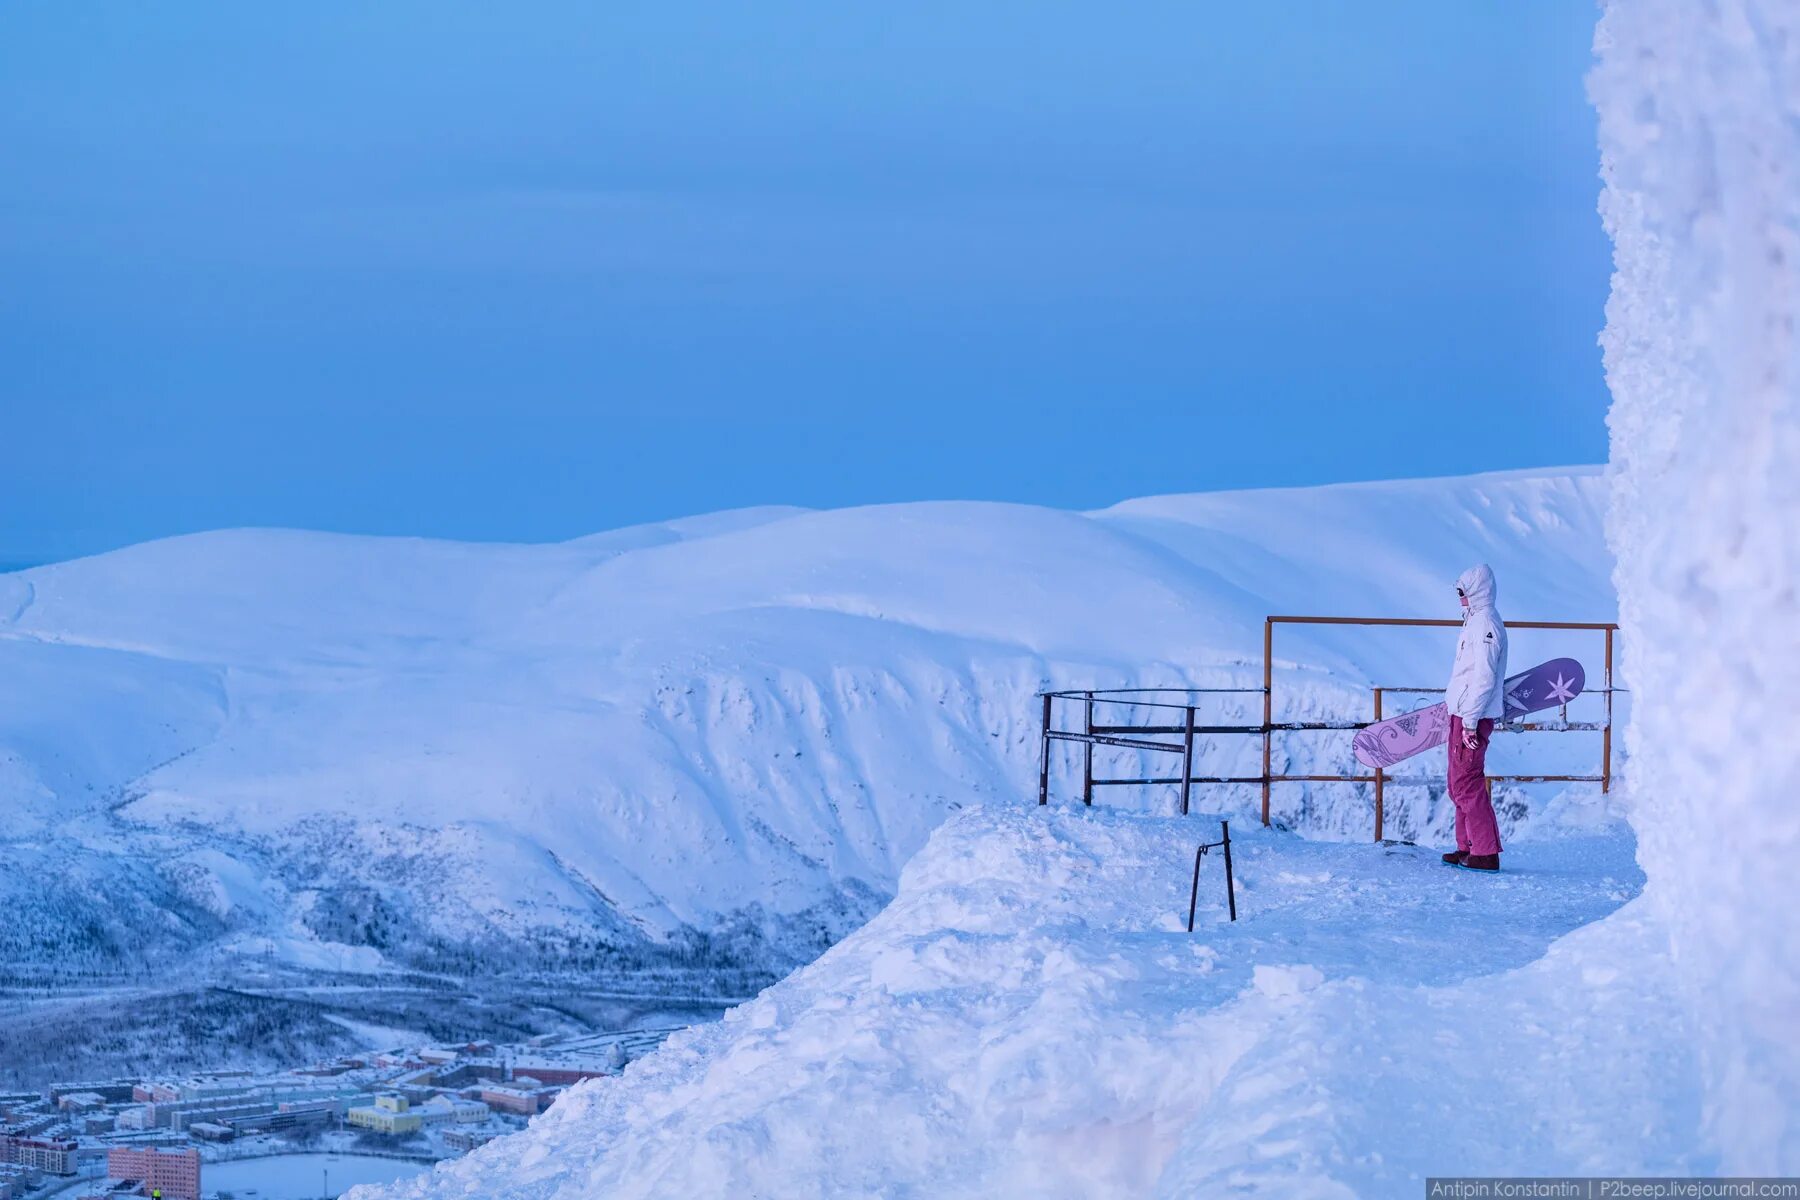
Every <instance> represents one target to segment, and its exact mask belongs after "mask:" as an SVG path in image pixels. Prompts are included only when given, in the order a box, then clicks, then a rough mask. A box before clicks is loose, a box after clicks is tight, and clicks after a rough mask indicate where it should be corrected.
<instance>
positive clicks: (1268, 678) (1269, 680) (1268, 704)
mask: <svg viewBox="0 0 1800 1200" xmlns="http://www.w3.org/2000/svg"><path fill="white" fill-rule="evenodd" d="M1274 652H1275V619H1274V618H1273V617H1264V618H1263V730H1262V742H1263V773H1262V823H1263V824H1264V825H1267V824H1268V823H1269V723H1270V722H1271V721H1273V720H1274V718H1275V706H1274V690H1273V689H1274V682H1275V667H1274Z"/></svg>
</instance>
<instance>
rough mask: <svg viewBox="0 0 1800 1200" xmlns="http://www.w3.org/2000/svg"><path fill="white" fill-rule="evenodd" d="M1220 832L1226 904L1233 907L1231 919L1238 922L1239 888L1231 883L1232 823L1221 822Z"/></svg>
mask: <svg viewBox="0 0 1800 1200" xmlns="http://www.w3.org/2000/svg"><path fill="white" fill-rule="evenodd" d="M1219 832H1220V834H1222V835H1223V837H1224V841H1223V843H1222V844H1223V845H1224V847H1225V903H1226V904H1228V905H1230V906H1231V919H1232V920H1234V921H1235V920H1237V887H1236V885H1235V884H1233V883H1232V882H1231V822H1230V821H1220V822H1219Z"/></svg>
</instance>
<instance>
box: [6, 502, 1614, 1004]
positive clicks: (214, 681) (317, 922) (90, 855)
mask: <svg viewBox="0 0 1800 1200" xmlns="http://www.w3.org/2000/svg"><path fill="white" fill-rule="evenodd" d="M1603 498H1604V482H1603V480H1602V479H1601V478H1600V477H1599V475H1598V473H1597V472H1594V471H1592V470H1576V471H1564V472H1551V473H1515V474H1505V475H1490V476H1479V477H1471V478H1466V479H1450V480H1430V481H1416V482H1403V483H1387V484H1360V485H1344V486H1338V487H1328V488H1316V489H1296V490H1280V491H1267V492H1254V493H1235V494H1214V495H1193V496H1176V497H1163V498H1156V499H1147V500H1139V501H1133V502H1129V503H1126V504H1123V505H1119V506H1117V507H1115V508H1113V509H1109V510H1106V511H1103V512H1098V513H1092V514H1077V513H1068V512H1059V511H1055V510H1049V509H1039V508H1031V507H1026V506H1009V505H992V504H948V503H945V504H914V505H899V506H889V507H882V508H866V509H851V510H843V511H833V512H805V511H797V510H786V509H782V510H754V511H748V512H738V513H727V514H719V515H716V516H712V517H704V518H697V519H694V520H690V521H684V522H676V523H673V524H671V525H667V526H657V527H648V528H638V529H630V530H623V531H619V532H616V533H611V534H602V535H597V536H594V537H591V538H584V539H579V540H577V541H575V542H570V543H564V544H559V545H548V546H491V545H468V544H453V543H441V542H428V541H419V540H410V539H376V538H357V537H347V536H338V535H324V534H307V533H298V532H289V531H270V530H262V531H232V532H222V533H216V534H205V535H196V536H192V537H185V538H178V539H173V540H170V541H166V542H159V543H151V544H146V545H143V546H138V547H134V548H131V549H129V550H124V551H120V552H117V553H113V554H109V555H104V556H101V557H98V558H94V559H87V560H80V561H75V562H70V563H64V564H59V565H56V566H51V567H44V568H39V569H36V570H32V571H27V572H23V573H18V574H14V575H9V576H0V672H3V676H0V677H3V678H4V679H5V680H6V686H5V687H4V688H3V689H0V710H3V711H0V716H3V720H0V788H3V789H4V794H5V799H6V812H7V822H6V825H5V827H4V830H3V831H0V903H4V904H5V905H6V906H7V910H8V911H9V912H10V913H12V914H14V916H15V917H17V918H18V919H16V920H12V921H8V922H6V923H4V925H3V926H0V969H3V970H4V971H5V974H6V978H7V979H8V980H10V981H11V983H13V984H14V985H17V986H20V987H31V986H42V985H54V986H57V987H64V986H67V985H69V984H81V985H83V986H92V985H97V984H106V983H118V982H121V981H122V982H124V983H126V984H129V985H131V986H141V985H143V984H145V983H149V984H151V985H153V986H154V985H157V984H162V983H166V982H168V975H167V972H166V969H165V968H164V967H163V965H162V964H165V963H167V962H168V961H169V959H170V956H171V955H179V956H180V957H181V960H182V961H183V962H184V964H187V967H186V968H185V969H184V976H183V978H184V980H185V981H189V982H191V981H193V980H204V979H208V978H212V977H224V978H230V979H233V980H241V979H242V978H243V977H244V973H245V972H246V971H254V972H257V973H259V974H260V975H264V976H267V982H268V983H269V984H270V986H271V987H272V988H273V987H276V986H277V985H293V984H294V983H295V982H296V981H297V980H298V981H302V982H303V981H304V980H305V979H308V978H311V977H314V976H318V977H322V978H329V979H339V980H342V979H355V978H361V979H364V980H367V979H369V978H371V977H372V978H374V979H377V980H386V981H387V982H389V983H391V984H395V985H397V986H400V987H402V988H404V987H407V986H411V985H412V984H414V983H416V982H417V980H416V979H415V978H414V977H413V973H424V975H426V976H429V977H430V978H431V979H434V980H439V981H446V980H447V981H450V986H452V987H455V986H462V984H463V983H466V981H468V980H470V979H480V978H490V979H508V980H519V979H525V980H528V981H532V980H539V981H541V980H550V981H552V984H551V986H561V984H560V983H556V982H555V981H567V980H579V981H580V985H581V986H582V987H583V988H588V989H597V990H605V989H606V988H608V987H615V988H624V989H626V990H631V989H634V988H635V989H637V990H640V991H646V990H647V991H652V992H654V991H657V990H659V989H660V990H663V991H666V992H667V993H669V994H670V995H672V996H679V997H681V998H682V1000H683V1002H684V1003H688V1004H690V1005H693V1006H695V1007H693V1008H691V1009H690V1011H696V1012H703V1011H705V1009H706V1006H707V1004H708V1003H709V1002H714V1003H716V1004H717V1005H719V1006H722V1005H723V1004H725V1003H729V1002H730V1001H732V1000H734V999H737V998H741V997H743V996H746V995H749V994H752V993H754V992H755V991H756V990H757V989H758V988H759V987H761V986H762V985H764V984H766V983H768V982H771V981H772V980H773V979H775V978H777V977H779V975H780V974H782V973H785V972H786V971H787V970H789V969H791V968H792V967H794V966H797V965H799V964H802V963H805V962H807V961H810V960H811V959H812V958H813V957H815V956H816V955H817V954H818V953H819V952H820V951H822V950H823V949H825V948H826V947H827V946H829V945H831V944H832V943H833V942H835V941H836V940H837V939H839V938H841V937H842V936H843V935H844V934H846V933H848V932H849V931H850V930H852V929H855V928H857V927H858V926H859V925H861V924H862V923H863V922H864V921H866V920H867V919H868V918H869V917H870V916H872V915H873V914H874V913H875V912H877V911H879V909H880V908H881V906H882V905H883V904H884V903H885V902H886V901H887V900H888V898H889V897H891V896H892V895H893V893H894V889H895V886H896V883H897V880H898V877H899V873H900V870H901V868H902V867H903V866H904V864H905V863H906V862H907V861H908V860H909V859H910V858H911V857H912V856H913V854H914V853H915V852H917V851H918V849H919V848H920V847H921V846H923V845H924V843H925V841H926V839H927V838H928V837H929V836H930V834H931V831H932V830H933V829H935V828H936V827H937V826H938V825H939V824H940V823H942V822H943V821H944V820H945V819H946V818H947V817H948V816H950V815H952V814H953V813H955V812H956V811H957V810H959V809H961V808H965V807H969V806H972V805H977V804H998V805H1005V804H1009V803H1015V802H1020V801H1022V800H1024V799H1025V798H1027V796H1028V794H1029V791H1030V785H1031V783H1032V782H1033V781H1034V777H1035V770H1036V758H1037V753H1038V744H1037V703H1036V700H1035V693H1036V692H1037V691H1038V690H1039V689H1041V688H1043V687H1045V686H1049V685H1055V686H1120V685H1127V684H1140V685H1141V684H1175V683H1189V684H1211V685H1221V684H1230V685H1237V686H1243V685H1255V684H1257V683H1260V672H1261V659H1260V646H1259V645H1258V640H1259V638H1260V631H1261V620H1262V617H1263V616H1264V615H1266V614H1267V613H1270V612H1280V611H1289V612H1328V613H1346V612H1353V613H1363V614H1391V615H1415V616H1441V615H1446V614H1448V613H1453V612H1454V597H1453V595H1452V594H1451V592H1450V588H1449V584H1450V581H1451V580H1453V579H1454V577H1455V575H1456V573H1457V572H1458V571H1460V570H1461V569H1462V568H1463V567H1465V566H1467V565H1468V563H1470V562H1473V561H1476V560H1486V561H1489V562H1491V563H1493V565H1494V566H1495V568H1496V570H1497V571H1498V572H1499V575H1500V579H1501V588H1502V592H1501V602H1502V608H1503V611H1505V612H1507V613H1508V614H1510V615H1513V616H1515V617H1539V618H1572V619H1583V620H1605V619H1609V618H1610V617H1611V615H1612V612H1613V601H1612V598H1611V594H1610V589H1609V586H1608V582H1607V574H1608V570H1609V567H1610V563H1609V560H1608V558H1607V555H1606V552H1605V549H1604V538H1603V534H1602V510H1603ZM1449 650H1450V638H1449V636H1448V633H1447V632H1446V631H1424V632H1421V631H1405V632H1403V633H1399V634H1395V633H1391V632H1378V633H1373V634H1371V633H1369V632H1368V631H1343V630H1323V631H1308V630H1304V629H1298V628H1296V629H1293V630H1291V631H1289V630H1284V631H1283V634H1282V641H1281V643H1280V644H1279V646H1278V647H1277V651H1278V652H1277V663H1278V675H1279V684H1278V690H1279V693H1280V695H1281V697H1282V701H1281V703H1282V708H1283V712H1282V715H1283V716H1296V715H1304V714H1312V715H1315V716H1319V715H1322V716H1332V717H1338V718H1343V717H1348V718H1350V719H1364V718H1366V716H1367V705H1368V685H1369V683H1370V681H1371V680H1376V681H1380V682H1383V683H1391V684H1411V685H1418V686H1433V685H1438V684H1441V679H1442V675H1443V672H1444V670H1445V667H1446V664H1447V661H1448V655H1449ZM1594 650H1595V646H1594V645H1593V644H1592V642H1591V640H1590V641H1586V642H1582V641H1571V640H1569V639H1568V638H1567V637H1566V636H1560V635H1552V634H1540V635H1536V636H1535V637H1533V636H1527V635H1525V634H1521V635H1520V637H1519V639H1518V641H1517V642H1516V644H1515V651H1514V653H1515V656H1516V659H1517V661H1520V662H1524V661H1525V660H1526V658H1527V657H1530V658H1532V659H1533V660H1534V661H1536V660H1538V659H1541V658H1548V657H1552V656H1554V655H1556V654H1562V653H1574V654H1577V655H1579V656H1582V657H1584V658H1586V659H1589V660H1590V661H1591V659H1592V657H1593V653H1594ZM1236 703H1238V704H1239V707H1238V708H1237V709H1236V710H1234V711H1233V712H1232V713H1231V714H1230V715H1232V716H1233V718H1234V719H1237V718H1244V717H1249V718H1250V719H1256V718H1257V716H1258V715H1259V714H1256V713H1255V712H1254V708H1255V705H1256V703H1258V702H1257V701H1256V698H1254V697H1244V698H1240V701H1238V702H1236ZM1515 740H1521V741H1522V740H1523V739H1515ZM1564 741H1566V742H1567V743H1568V746H1567V747H1566V748H1563V749H1561V750H1559V752H1561V753H1566V754H1570V755H1574V756H1576V758H1577V759H1579V761H1577V762H1572V763H1571V764H1570V765H1572V766H1578V767H1580V768H1581V769H1583V770H1592V769H1593V768H1594V766H1595V762H1594V759H1595V756H1596V754H1597V741H1596V740H1595V739H1591V738H1576V737H1570V738H1567V739H1564ZM1560 745H1561V743H1559V746H1560ZM1256 753H1257V747H1256V745H1255V744H1254V739H1218V740H1217V741H1216V742H1213V743H1208V744H1206V745H1204V746H1203V747H1202V752H1201V763H1200V766H1201V767H1202V768H1206V769H1214V768H1216V769H1217V770H1218V771H1219V772H1220V773H1244V774H1255V773H1256V772H1257V771H1258V770H1259V769H1260V765H1259V763H1257V762H1255V761H1254V759H1255V756H1256ZM1280 753H1281V755H1282V761H1283V763H1284V764H1285V766H1286V767H1289V768H1293V769H1298V768H1300V767H1303V766H1307V765H1318V766H1321V767H1322V768H1326V769H1330V770H1333V771H1336V770H1339V769H1341V768H1342V767H1343V766H1344V765H1345V764H1346V763H1347V762H1348V761H1349V760H1348V749H1347V744H1346V743H1333V742H1330V741H1329V740H1319V739H1305V740H1302V739H1296V740H1295V741H1294V742H1293V743H1292V744H1291V745H1289V744H1284V745H1283V746H1282V747H1281V749H1280ZM1518 753H1521V754H1523V753H1526V751H1524V750H1519V751H1518ZM1529 753H1530V754H1532V755H1535V756H1537V757H1535V758H1533V759H1532V761H1533V763H1534V764H1535V765H1537V766H1539V767H1540V768H1541V767H1542V766H1543V764H1544V759H1543V757H1542V755H1543V754H1544V753H1545V749H1544V748H1543V747H1542V746H1534V747H1533V748H1532V749H1531V750H1530V751H1529ZM1073 765H1074V764H1073V763H1072V762H1071V761H1070V760H1069V759H1068V757H1067V756H1059V757H1058V759H1057V777H1056V779H1055V781H1054V782H1055V785H1056V789H1057V790H1058V791H1059V793H1060V794H1064V795H1066V794H1068V789H1069V786H1070V776H1069V772H1070V771H1071V770H1072V769H1073ZM1590 790H1591V789H1590ZM1584 794H1585V793H1584ZM1552 799H1554V796H1553V794H1552V793H1551V792H1549V791H1545V790H1540V791H1539V792H1538V793H1537V794H1535V795H1532V794H1526V793H1523V792H1521V793H1519V794H1517V795H1514V796H1511V797H1510V798H1509V803H1508V805H1506V806H1505V807H1507V809H1508V820H1509V824H1517V823H1519V822H1529V821H1530V820H1531V819H1532V816H1533V806H1539V805H1541V804H1542V803H1544V802H1547V801H1550V800H1552ZM1107 800H1108V802H1109V803H1116V804H1122V805H1125V806H1128V807H1138V808H1141V809H1144V810H1146V811H1150V812H1166V811H1168V806H1169V805H1170V804H1171V803H1172V801H1173V797H1172V795H1171V794H1167V793H1164V794H1158V793H1135V792H1129V791H1120V792H1117V793H1114V794H1112V795H1109V796H1108V797H1107ZM1207 802H1208V803H1209V804H1211V805H1212V806H1213V807H1218V808H1221V809H1222V810H1226V811H1229V812H1231V813H1233V814H1236V815H1238V816H1240V817H1247V816H1248V815H1249V814H1250V813H1251V812H1252V811H1253V810H1254V804H1255V802H1256V793H1255V789H1251V788H1242V789H1237V790H1235V791H1215V792H1213V793H1211V794H1209V797H1208V800H1207ZM1567 803H1569V804H1573V805H1575V806H1576V807H1577V808H1581V809H1584V810H1585V809H1586V808H1587V807H1588V806H1589V805H1590V801H1589V800H1587V799H1582V798H1580V797H1575V798H1572V799H1570V800H1568V801H1567ZM1388 806H1389V832H1390V836H1393V835H1395V834H1398V835H1399V836H1402V837H1421V838H1429V837H1431V836H1433V835H1435V834H1438V833H1441V831H1442V829H1443V826H1444V821H1445V819H1446V816H1445V814H1446V809H1447V805H1446V804H1445V802H1444V801H1443V799H1442V797H1441V796H1440V795H1437V794H1434V793H1431V792H1428V791H1423V790H1416V789H1415V790H1413V791H1411V792H1404V791H1400V790H1395V791H1392V792H1390V795H1389V800H1388ZM1369 810H1370V797H1369V795H1368V791H1367V789H1366V788H1359V787H1348V786H1320V787H1315V788H1310V789H1304V788H1300V787H1294V788H1290V789H1286V790H1285V791H1284V792H1283V793H1282V794H1281V795H1280V796H1279V797H1278V807H1277V812H1276V816H1277V819H1278V820H1279V821H1280V822H1282V823H1283V824H1286V825H1288V826H1290V827H1296V828H1299V829H1301V830H1302V831H1304V832H1305V833H1307V834H1309V835H1311V836H1316V837H1326V838H1350V839H1366V838H1367V837H1368V834H1369V828H1370V820H1369ZM24 994H25V993H22V992H19V993H15V995H24ZM34 994H38V993H34ZM508 994H511V993H510V991H509V993H508ZM128 1007H129V1006H128ZM527 1007H529V1006H527ZM339 1015H340V1016H341V1015H342V1014H339ZM370 1019H371V1020H375V1021H377V1022H380V1021H384V1020H389V1019H391V1013H390V1012H388V1010H386V1009H383V1010H380V1011H378V1012H376V1013H375V1014H374V1015H372V1016H371V1017H370ZM529 1031H530V1024H529V1022H526V1023H525V1024H523V1025H518V1024H513V1025H508V1026H506V1027H504V1028H495V1029H493V1030H492V1031H491V1032H492V1033H493V1034H494V1035H497V1036H501V1035H505V1036H510V1035H512V1034H516V1033H520V1032H529ZM470 1032H471V1033H474V1032H481V1031H480V1030H475V1029H471V1031H470Z"/></svg>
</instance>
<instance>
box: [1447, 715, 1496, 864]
mask: <svg viewBox="0 0 1800 1200" xmlns="http://www.w3.org/2000/svg"><path fill="white" fill-rule="evenodd" d="M1462 735H1463V723H1462V718H1461V717H1451V718H1450V803H1452V804H1454V805H1456V848H1457V849H1458V850H1467V851H1468V852H1469V853H1470V854H1498V853H1500V826H1499V825H1498V824H1496V823H1495V821H1494V802H1493V800H1492V799H1491V798H1490V797H1489V796H1488V788H1487V748H1488V739H1489V738H1491V737H1493V736H1494V722H1493V720H1492V719H1491V718H1487V717H1484V718H1482V720H1481V721H1480V722H1479V723H1478V724H1477V725H1476V726H1475V748H1474V749H1473V750H1471V749H1469V748H1468V747H1467V746H1465V745H1463V736H1462Z"/></svg>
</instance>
